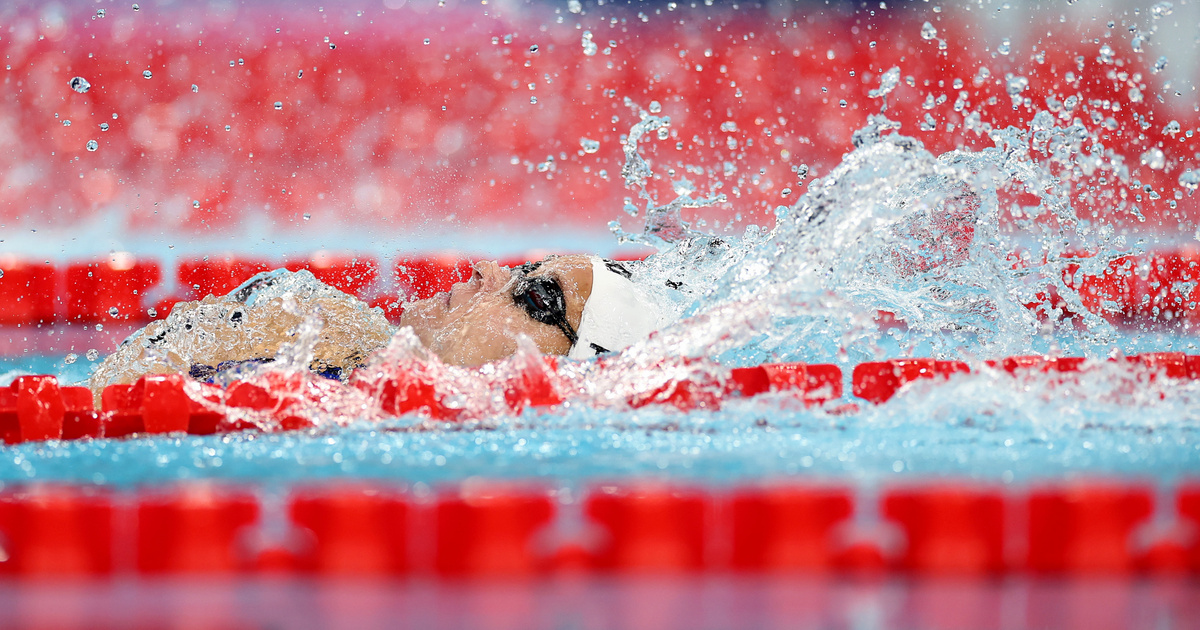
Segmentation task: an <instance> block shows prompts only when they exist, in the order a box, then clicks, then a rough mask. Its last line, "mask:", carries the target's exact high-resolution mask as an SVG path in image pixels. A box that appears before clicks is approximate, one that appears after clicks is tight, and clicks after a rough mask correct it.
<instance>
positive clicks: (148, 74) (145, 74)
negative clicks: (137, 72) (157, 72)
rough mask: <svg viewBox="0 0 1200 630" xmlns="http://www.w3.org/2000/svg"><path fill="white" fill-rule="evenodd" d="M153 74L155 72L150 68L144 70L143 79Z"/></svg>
mask: <svg viewBox="0 0 1200 630" xmlns="http://www.w3.org/2000/svg"><path fill="white" fill-rule="evenodd" d="M153 76H154V73H152V72H150V71H149V70H142V78H143V79H149V78H150V77H153Z"/></svg>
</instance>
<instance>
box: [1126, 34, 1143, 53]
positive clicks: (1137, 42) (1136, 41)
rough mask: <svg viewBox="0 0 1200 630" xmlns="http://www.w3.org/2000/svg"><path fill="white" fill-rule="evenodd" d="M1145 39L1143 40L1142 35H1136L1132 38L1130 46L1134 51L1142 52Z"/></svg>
mask: <svg viewBox="0 0 1200 630" xmlns="http://www.w3.org/2000/svg"><path fill="white" fill-rule="evenodd" d="M1143 41H1144V40H1142V36H1141V35H1138V36H1136V37H1134V38H1133V39H1132V40H1130V42H1129V46H1130V47H1131V48H1133V52H1135V53H1140V52H1142V43H1143Z"/></svg>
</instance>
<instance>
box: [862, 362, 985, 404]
mask: <svg viewBox="0 0 1200 630" xmlns="http://www.w3.org/2000/svg"><path fill="white" fill-rule="evenodd" d="M970 371H971V368H969V367H967V364H966V363H963V362H961V361H937V360H935V359H889V360H887V361H879V362H870V363H860V364H858V365H856V366H855V367H854V374H853V386H854V389H853V391H854V395H855V396H858V397H859V398H862V399H864V400H867V401H869V402H872V403H875V404H877V405H878V404H882V403H885V402H887V401H888V400H891V398H892V397H893V396H895V395H896V392H898V391H899V390H900V388H901V387H903V386H905V385H907V384H908V383H911V382H913V381H916V380H919V379H942V380H945V379H948V378H950V376H951V375H953V374H958V373H968V372H970Z"/></svg>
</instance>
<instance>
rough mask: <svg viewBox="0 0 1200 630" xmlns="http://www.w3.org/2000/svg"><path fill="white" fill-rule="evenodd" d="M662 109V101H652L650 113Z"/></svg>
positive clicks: (655, 112)
mask: <svg viewBox="0 0 1200 630" xmlns="http://www.w3.org/2000/svg"><path fill="white" fill-rule="evenodd" d="M661 111H662V103H659V102H658V101H650V113H651V114H657V113H659V112H661Z"/></svg>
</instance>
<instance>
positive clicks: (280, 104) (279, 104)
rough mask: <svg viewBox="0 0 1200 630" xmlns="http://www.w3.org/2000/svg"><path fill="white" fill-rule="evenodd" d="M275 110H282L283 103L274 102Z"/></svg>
mask: <svg viewBox="0 0 1200 630" xmlns="http://www.w3.org/2000/svg"><path fill="white" fill-rule="evenodd" d="M275 109H277V110H279V109H283V101H275Z"/></svg>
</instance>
